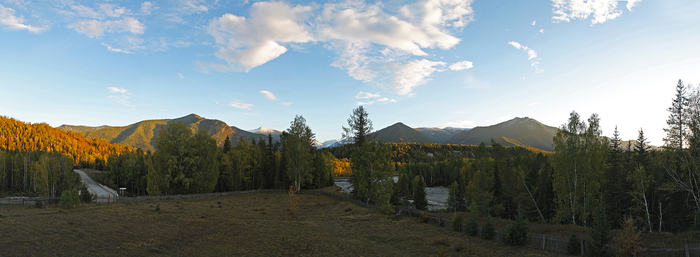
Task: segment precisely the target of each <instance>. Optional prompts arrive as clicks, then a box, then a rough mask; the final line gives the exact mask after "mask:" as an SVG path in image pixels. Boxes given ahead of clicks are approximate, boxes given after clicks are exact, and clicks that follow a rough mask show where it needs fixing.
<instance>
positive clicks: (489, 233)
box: [481, 216, 496, 240]
mask: <svg viewBox="0 0 700 257" xmlns="http://www.w3.org/2000/svg"><path fill="white" fill-rule="evenodd" d="M494 236H496V231H495V229H494V227H493V223H492V222H491V216H489V217H488V218H487V219H486V224H484V225H483V226H482V227H481V238H483V239H486V240H491V239H493V237H494Z"/></svg>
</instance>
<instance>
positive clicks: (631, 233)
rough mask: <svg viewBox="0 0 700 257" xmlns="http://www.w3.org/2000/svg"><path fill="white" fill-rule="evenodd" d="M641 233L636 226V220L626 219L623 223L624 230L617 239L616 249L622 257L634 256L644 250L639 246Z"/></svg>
mask: <svg viewBox="0 0 700 257" xmlns="http://www.w3.org/2000/svg"><path fill="white" fill-rule="evenodd" d="M639 237H640V235H639V231H638V230H637V227H635V226H634V220H633V219H632V218H631V217H626V218H625V221H624V223H622V230H620V232H619V233H618V234H617V237H615V249H616V250H617V251H618V254H619V255H620V256H633V255H634V254H635V253H636V252H639V251H641V250H642V248H641V247H640V246H639V240H640V238H639Z"/></svg>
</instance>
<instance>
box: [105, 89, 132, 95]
mask: <svg viewBox="0 0 700 257" xmlns="http://www.w3.org/2000/svg"><path fill="white" fill-rule="evenodd" d="M107 89H108V90H109V92H112V93H122V94H126V93H127V92H128V90H126V89H124V88H123V87H122V88H116V87H107Z"/></svg>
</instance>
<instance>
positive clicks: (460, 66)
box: [450, 61, 474, 71]
mask: <svg viewBox="0 0 700 257" xmlns="http://www.w3.org/2000/svg"><path fill="white" fill-rule="evenodd" d="M472 67H474V63H472V62H470V61H461V62H456V63H453V64H450V70H455V71H460V70H467V69H471V68H472Z"/></svg>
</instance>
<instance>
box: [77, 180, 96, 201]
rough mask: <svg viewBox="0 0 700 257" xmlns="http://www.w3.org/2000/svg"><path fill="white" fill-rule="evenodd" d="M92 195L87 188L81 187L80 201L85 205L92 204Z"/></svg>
mask: <svg viewBox="0 0 700 257" xmlns="http://www.w3.org/2000/svg"><path fill="white" fill-rule="evenodd" d="M92 196H93V195H92V193H90V190H88V188H87V186H85V184H83V185H82V186H80V201H81V202H83V203H90V202H92Z"/></svg>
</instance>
